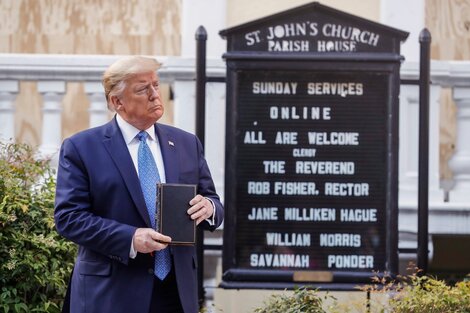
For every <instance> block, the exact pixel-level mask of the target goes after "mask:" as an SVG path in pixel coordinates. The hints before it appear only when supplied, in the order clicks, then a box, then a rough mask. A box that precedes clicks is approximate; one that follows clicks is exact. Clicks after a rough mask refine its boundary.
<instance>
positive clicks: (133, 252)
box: [129, 236, 137, 259]
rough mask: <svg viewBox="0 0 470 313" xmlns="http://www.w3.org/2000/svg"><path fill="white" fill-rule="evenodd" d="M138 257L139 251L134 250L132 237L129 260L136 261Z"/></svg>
mask: <svg viewBox="0 0 470 313" xmlns="http://www.w3.org/2000/svg"><path fill="white" fill-rule="evenodd" d="M136 256H137V251H135V249H134V236H132V241H131V251H129V258H131V259H135V257H136Z"/></svg>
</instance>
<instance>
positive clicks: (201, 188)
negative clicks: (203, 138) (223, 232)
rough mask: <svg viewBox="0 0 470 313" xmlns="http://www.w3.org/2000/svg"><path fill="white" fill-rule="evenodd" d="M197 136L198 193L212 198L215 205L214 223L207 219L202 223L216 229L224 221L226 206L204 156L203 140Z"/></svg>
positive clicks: (209, 228) (207, 227) (212, 229)
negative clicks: (217, 190)
mask: <svg viewBox="0 0 470 313" xmlns="http://www.w3.org/2000/svg"><path fill="white" fill-rule="evenodd" d="M195 138H196V146H197V153H198V161H199V183H198V193H199V194H200V195H202V196H204V197H207V198H209V199H210V200H212V203H213V204H214V206H215V208H214V209H215V220H214V225H210V224H209V223H208V222H207V221H204V222H202V223H201V224H200V225H201V226H202V227H204V228H205V229H208V230H210V231H214V230H215V229H216V228H217V227H219V226H220V224H222V221H223V219H224V207H223V205H222V203H221V202H220V198H219V196H218V195H217V193H216V191H215V186H214V181H213V180H212V176H211V173H210V170H209V166H208V165H207V162H206V159H205V158H204V152H203V149H202V145H201V142H200V141H199V139H198V138H197V137H195Z"/></svg>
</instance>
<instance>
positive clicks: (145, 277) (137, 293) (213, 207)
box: [55, 56, 224, 313]
mask: <svg viewBox="0 0 470 313" xmlns="http://www.w3.org/2000/svg"><path fill="white" fill-rule="evenodd" d="M158 66H159V64H158V63H157V62H156V61H155V60H154V59H152V58H146V57H139V56H133V57H126V58H122V59H120V60H118V61H117V62H115V63H114V64H112V65H111V66H110V67H109V68H108V69H107V70H106V72H105V73H104V75H103V85H104V89H105V95H106V99H107V102H108V107H109V108H110V109H112V110H114V111H115V112H116V113H117V114H116V115H115V117H114V119H113V120H112V121H110V122H109V123H107V124H105V125H103V126H100V127H97V128H93V129H89V130H85V131H83V132H80V133H78V134H76V135H74V136H72V137H70V138H68V139H66V140H65V141H64V142H63V144H62V147H61V151H60V160H59V168H58V174H57V190H56V205H55V222H56V227H57V230H58V232H59V233H60V234H61V235H62V236H64V237H66V238H68V239H70V240H72V241H74V242H75V243H77V244H78V245H79V250H78V256H77V259H76V263H75V267H74V271H73V274H72V278H71V282H70V285H69V290H68V293H69V297H70V299H69V301H70V306H69V307H68V306H67V307H64V311H67V310H70V312H87V313H107V312H109V313H111V312H112V313H119V312H122V313H132V312H135V313H147V312H151V313H153V312H158V313H161V312H162V313H163V312H184V313H193V312H197V311H198V304H197V277H196V275H197V260H196V251H195V247H193V246H172V245H169V244H168V243H170V242H171V238H170V237H168V236H165V235H164V234H161V233H159V232H157V231H155V230H154V222H153V220H154V216H153V214H155V199H156V187H155V186H156V183H158V182H162V183H165V182H166V183H181V184H195V185H197V193H198V194H197V195H196V197H194V198H193V199H192V200H191V201H190V203H189V206H190V207H189V209H188V211H187V213H188V216H190V218H191V219H193V220H195V221H196V224H197V225H198V227H203V228H205V229H208V230H214V229H215V228H217V227H218V226H219V225H220V224H221V222H222V219H223V214H224V213H223V206H222V204H221V203H220V200H219V197H218V195H217V194H216V191H215V188H214V183H213V181H212V178H211V175H210V172H209V168H208V166H207V163H206V161H205V159H204V156H203V151H202V147H201V144H200V142H199V140H198V139H197V138H196V137H195V136H194V135H192V134H189V133H187V132H184V131H182V130H180V129H177V128H174V127H171V126H166V125H162V124H157V123H156V122H157V121H158V120H159V119H160V117H161V116H162V115H163V111H164V105H163V103H162V100H161V95H160V91H159V81H158V76H157V74H156V70H157V69H158ZM152 206H153V207H152Z"/></svg>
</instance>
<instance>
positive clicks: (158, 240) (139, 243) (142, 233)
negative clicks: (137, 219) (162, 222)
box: [132, 228, 171, 253]
mask: <svg viewBox="0 0 470 313" xmlns="http://www.w3.org/2000/svg"><path fill="white" fill-rule="evenodd" d="M132 240H133V244H134V249H135V250H136V251H137V252H140V253H150V252H153V251H156V250H157V251H159V250H162V249H165V248H166V247H167V246H168V244H169V243H170V242H171V238H170V237H168V236H165V235H163V234H160V233H159V232H156V231H155V230H153V229H151V228H137V230H136V231H135V233H134V238H133V239H132Z"/></svg>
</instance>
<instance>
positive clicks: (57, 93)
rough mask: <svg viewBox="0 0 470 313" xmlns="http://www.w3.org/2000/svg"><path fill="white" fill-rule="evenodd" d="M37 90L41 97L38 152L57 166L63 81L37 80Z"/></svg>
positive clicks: (60, 137)
mask: <svg viewBox="0 0 470 313" xmlns="http://www.w3.org/2000/svg"><path fill="white" fill-rule="evenodd" d="M38 92H39V93H40V94H41V95H42V98H43V109H42V112H43V115H42V143H41V146H40V147H39V152H40V153H41V154H42V155H43V156H44V157H48V158H50V159H51V165H52V166H53V167H55V166H57V161H58V152H59V147H60V144H61V141H62V117H61V113H62V107H61V101H62V98H63V96H64V94H65V81H38Z"/></svg>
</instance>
